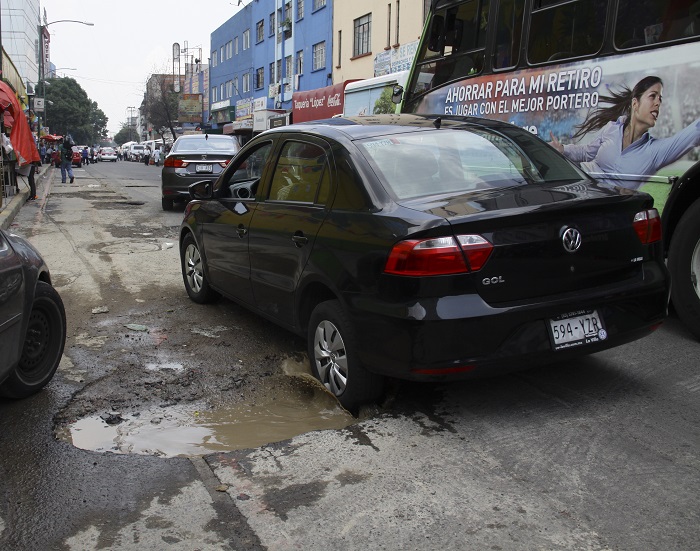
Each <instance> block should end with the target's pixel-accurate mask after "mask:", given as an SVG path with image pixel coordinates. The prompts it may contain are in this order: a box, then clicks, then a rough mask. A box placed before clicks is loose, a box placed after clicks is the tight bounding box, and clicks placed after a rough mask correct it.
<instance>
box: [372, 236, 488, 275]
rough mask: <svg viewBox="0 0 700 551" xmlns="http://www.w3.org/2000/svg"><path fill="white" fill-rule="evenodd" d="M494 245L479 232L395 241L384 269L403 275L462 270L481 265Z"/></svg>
mask: <svg viewBox="0 0 700 551" xmlns="http://www.w3.org/2000/svg"><path fill="white" fill-rule="evenodd" d="M492 250H493V245H491V243H489V242H488V241H487V240H486V239H484V238H483V237H481V236H480V235H458V236H457V239H456V240H455V238H454V237H437V238H431V239H409V240H406V241H401V242H399V243H397V244H396V245H394V248H393V249H392V250H391V252H390V253H389V258H388V259H387V262H386V266H385V267H384V272H385V273H387V274H395V275H404V276H434V275H447V274H460V273H467V272H470V271H477V270H479V269H481V268H482V267H483V265H484V263H485V262H486V260H487V259H488V257H489V255H490V254H491V251H492Z"/></svg>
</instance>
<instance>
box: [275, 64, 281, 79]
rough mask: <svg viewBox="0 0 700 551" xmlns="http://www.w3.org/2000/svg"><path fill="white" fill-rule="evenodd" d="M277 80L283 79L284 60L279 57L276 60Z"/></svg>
mask: <svg viewBox="0 0 700 551" xmlns="http://www.w3.org/2000/svg"><path fill="white" fill-rule="evenodd" d="M275 71H276V73H275V82H279V81H280V80H281V79H282V60H281V59H278V60H277V61H275Z"/></svg>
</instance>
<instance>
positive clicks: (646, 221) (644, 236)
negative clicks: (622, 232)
mask: <svg viewBox="0 0 700 551" xmlns="http://www.w3.org/2000/svg"><path fill="white" fill-rule="evenodd" d="M632 226H633V227H634V231H635V232H637V237H639V240H640V241H641V242H642V243H644V244H649V243H655V242H656V241H661V217H660V216H659V211H658V210H656V209H649V210H643V211H641V212H638V213H637V214H635V215H634V221H633V222H632Z"/></svg>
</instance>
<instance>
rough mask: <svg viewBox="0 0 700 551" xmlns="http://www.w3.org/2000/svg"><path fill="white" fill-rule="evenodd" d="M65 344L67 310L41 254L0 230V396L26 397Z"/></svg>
mask: <svg viewBox="0 0 700 551" xmlns="http://www.w3.org/2000/svg"><path fill="white" fill-rule="evenodd" d="M65 342H66V312H65V309H64V307H63V301H62V300H61V296H60V295H59V294H58V292H57V291H56V290H55V289H54V288H53V287H52V286H51V275H50V274H49V269H48V267H47V266H46V263H45V262H44V260H43V259H42V258H41V255H40V254H39V252H38V251H37V250H36V249H35V248H34V247H33V246H32V245H30V244H29V243H28V242H27V241H25V240H24V239H22V238H21V237H19V236H16V235H12V234H9V233H6V232H4V231H3V230H0V396H5V397H7V398H24V397H26V396H30V395H31V394H34V393H35V392H38V391H39V390H40V389H41V388H43V387H44V386H45V385H46V384H47V383H48V382H49V381H50V380H51V378H52V377H53V375H54V373H55V372H56V368H58V364H59V362H60V361H61V356H62V355H63V347H64V346H65Z"/></svg>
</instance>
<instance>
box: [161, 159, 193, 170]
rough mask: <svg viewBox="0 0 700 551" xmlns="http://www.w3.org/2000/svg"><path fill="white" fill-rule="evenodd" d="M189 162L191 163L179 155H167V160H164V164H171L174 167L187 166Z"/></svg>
mask: <svg viewBox="0 0 700 551" xmlns="http://www.w3.org/2000/svg"><path fill="white" fill-rule="evenodd" d="M188 164H189V163H188V162H187V161H183V160H182V159H178V158H177V157H167V158H166V159H165V162H163V166H169V167H172V168H185V167H186V166H187V165H188Z"/></svg>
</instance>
